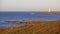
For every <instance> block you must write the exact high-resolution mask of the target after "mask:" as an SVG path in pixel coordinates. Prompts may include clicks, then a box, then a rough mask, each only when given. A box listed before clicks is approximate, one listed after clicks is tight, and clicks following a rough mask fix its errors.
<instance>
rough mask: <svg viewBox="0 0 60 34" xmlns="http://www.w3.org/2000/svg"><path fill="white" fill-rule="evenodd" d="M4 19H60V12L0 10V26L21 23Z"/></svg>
mask: <svg viewBox="0 0 60 34" xmlns="http://www.w3.org/2000/svg"><path fill="white" fill-rule="evenodd" d="M5 20H11V21H22V20H28V21H29V20H47V21H50V20H60V14H41V13H38V12H0V28H7V27H12V26H22V25H23V24H6V23H4V22H3V21H5Z"/></svg>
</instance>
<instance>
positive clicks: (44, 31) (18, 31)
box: [0, 20, 60, 34]
mask: <svg viewBox="0 0 60 34" xmlns="http://www.w3.org/2000/svg"><path fill="white" fill-rule="evenodd" d="M35 23H36V24H35ZM0 34H60V20H56V21H47V22H45V21H36V20H35V21H34V20H33V21H32V23H30V24H26V25H25V26H16V27H10V28H4V29H0Z"/></svg>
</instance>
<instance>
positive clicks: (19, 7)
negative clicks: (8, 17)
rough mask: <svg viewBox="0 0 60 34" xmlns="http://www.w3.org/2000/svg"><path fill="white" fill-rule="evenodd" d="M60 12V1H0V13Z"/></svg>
mask: <svg viewBox="0 0 60 34" xmlns="http://www.w3.org/2000/svg"><path fill="white" fill-rule="evenodd" d="M49 8H50V10H51V11H52V10H53V11H60V0H0V11H48V10H49Z"/></svg>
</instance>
